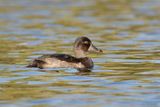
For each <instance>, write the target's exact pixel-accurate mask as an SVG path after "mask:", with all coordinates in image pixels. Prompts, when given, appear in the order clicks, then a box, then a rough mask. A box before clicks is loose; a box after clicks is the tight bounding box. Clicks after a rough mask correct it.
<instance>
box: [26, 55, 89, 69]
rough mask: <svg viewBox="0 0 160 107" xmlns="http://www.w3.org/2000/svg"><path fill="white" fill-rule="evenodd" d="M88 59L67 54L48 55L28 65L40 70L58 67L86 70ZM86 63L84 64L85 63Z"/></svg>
mask: <svg viewBox="0 0 160 107" xmlns="http://www.w3.org/2000/svg"><path fill="white" fill-rule="evenodd" d="M85 59H86V58H84V59H83V58H76V57H73V56H71V55H67V54H47V55H43V56H41V57H39V58H37V59H35V60H33V62H32V63H31V64H30V65H28V67H38V68H56V67H58V68H59V67H70V68H85V65H84V64H86V61H85ZM83 62H84V63H83Z"/></svg>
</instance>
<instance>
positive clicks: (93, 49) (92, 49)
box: [88, 44, 103, 53]
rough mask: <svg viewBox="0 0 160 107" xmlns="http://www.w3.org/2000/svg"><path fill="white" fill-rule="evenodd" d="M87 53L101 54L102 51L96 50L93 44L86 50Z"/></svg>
mask: <svg viewBox="0 0 160 107" xmlns="http://www.w3.org/2000/svg"><path fill="white" fill-rule="evenodd" d="M88 51H89V52H98V53H99V52H100V53H102V52H103V51H102V50H101V49H98V48H97V47H95V46H94V45H93V44H92V45H91V46H90V47H89V49H88Z"/></svg>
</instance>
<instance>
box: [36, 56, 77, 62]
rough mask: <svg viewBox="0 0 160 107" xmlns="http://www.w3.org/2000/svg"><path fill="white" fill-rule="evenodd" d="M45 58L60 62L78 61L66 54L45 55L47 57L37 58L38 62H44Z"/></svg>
mask: <svg viewBox="0 0 160 107" xmlns="http://www.w3.org/2000/svg"><path fill="white" fill-rule="evenodd" d="M47 58H54V59H58V60H61V61H66V62H73V63H76V62H79V61H80V59H79V58H76V57H74V56H71V55H68V54H47V55H43V56H41V57H39V58H38V60H42V61H44V60H45V59H47Z"/></svg>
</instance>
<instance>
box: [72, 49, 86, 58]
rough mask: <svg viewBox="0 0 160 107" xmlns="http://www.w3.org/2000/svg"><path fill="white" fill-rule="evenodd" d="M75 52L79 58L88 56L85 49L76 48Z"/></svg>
mask: <svg viewBox="0 0 160 107" xmlns="http://www.w3.org/2000/svg"><path fill="white" fill-rule="evenodd" d="M74 54H75V57H77V58H84V57H86V53H85V52H84V51H82V50H77V49H76V50H75V51H74Z"/></svg>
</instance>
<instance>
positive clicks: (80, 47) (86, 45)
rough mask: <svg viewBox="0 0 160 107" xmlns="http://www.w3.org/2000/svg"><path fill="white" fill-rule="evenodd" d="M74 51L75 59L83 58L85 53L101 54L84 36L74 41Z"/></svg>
mask: <svg viewBox="0 0 160 107" xmlns="http://www.w3.org/2000/svg"><path fill="white" fill-rule="evenodd" d="M74 51H75V54H76V56H77V57H84V56H85V55H84V54H85V52H98V53H99V52H100V53H101V52H103V51H102V50H101V49H98V48H96V47H95V46H94V45H93V43H92V41H91V40H90V39H89V38H87V37H84V36H82V37H79V38H77V39H76V40H75V44H74Z"/></svg>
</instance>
